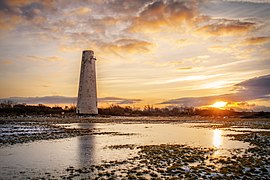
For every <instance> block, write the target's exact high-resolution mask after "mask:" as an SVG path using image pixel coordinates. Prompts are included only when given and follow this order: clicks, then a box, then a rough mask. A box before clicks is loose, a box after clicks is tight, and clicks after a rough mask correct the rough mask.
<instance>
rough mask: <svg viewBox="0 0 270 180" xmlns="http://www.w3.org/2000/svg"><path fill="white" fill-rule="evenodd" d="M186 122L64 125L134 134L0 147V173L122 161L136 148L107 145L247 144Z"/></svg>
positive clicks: (221, 147)
mask: <svg viewBox="0 0 270 180" xmlns="http://www.w3.org/2000/svg"><path fill="white" fill-rule="evenodd" d="M193 125H194V124H192V123H191V124H189V123H184V124H181V123H174V124H172V123H167V124H114V123H97V124H88V123H82V124H69V125H65V126H66V128H68V126H71V127H72V128H82V129H95V131H98V132H118V133H135V135H121V136H117V135H116V136H114V135H108V134H107V135H106V134H103V135H93V136H79V137H75V138H66V139H61V140H49V141H45V140H44V141H39V142H33V143H26V144H18V145H13V146H10V147H2V148H0V162H1V163H0V174H2V175H3V173H11V172H10V171H14V170H16V171H21V170H24V171H27V172H28V173H29V172H30V171H33V173H36V172H37V171H39V170H42V171H58V172H59V171H60V172H61V171H62V170H63V169H65V168H66V167H68V166H74V167H82V166H87V165H91V164H97V163H100V162H102V161H104V160H105V161H111V160H124V159H127V158H129V157H132V156H134V155H136V152H138V149H135V150H130V149H119V150H118V149H117V150H116V149H114V150H110V149H108V148H106V147H108V146H111V145H125V144H135V145H149V144H186V145H190V146H197V147H198V146H201V147H210V148H211V147H215V148H217V150H216V151H215V153H214V155H218V156H219V155H222V153H223V152H222V151H223V150H224V149H232V148H246V147H247V146H248V144H247V143H243V142H240V141H233V140H230V139H229V138H228V137H225V136H222V135H226V134H230V133H235V132H233V131H227V130H224V131H223V130H219V129H215V130H212V129H207V128H195V127H192V126H193Z"/></svg>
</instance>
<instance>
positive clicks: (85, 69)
mask: <svg viewBox="0 0 270 180" xmlns="http://www.w3.org/2000/svg"><path fill="white" fill-rule="evenodd" d="M95 62H96V58H95V57H94V51H91V50H85V51H83V52H82V62H81V73H80V82H79V92H78V100H77V109H76V113H77V114H78V115H97V114H98V108H97V86H96V66H95Z"/></svg>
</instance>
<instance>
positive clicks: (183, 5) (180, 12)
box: [128, 1, 200, 32]
mask: <svg viewBox="0 0 270 180" xmlns="http://www.w3.org/2000/svg"><path fill="white" fill-rule="evenodd" d="M198 19H200V17H199V16H198V12H197V8H196V5H195V1H191V2H178V1H166V2H165V1H156V2H154V3H151V4H149V5H148V6H147V7H146V8H144V10H143V11H142V12H141V13H140V14H139V16H137V17H135V18H133V19H132V23H131V25H130V27H129V28H128V31H129V32H159V31H162V30H167V28H179V27H181V25H192V24H193V23H194V22H196V21H198Z"/></svg>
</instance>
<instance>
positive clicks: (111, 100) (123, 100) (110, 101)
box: [98, 97, 142, 104]
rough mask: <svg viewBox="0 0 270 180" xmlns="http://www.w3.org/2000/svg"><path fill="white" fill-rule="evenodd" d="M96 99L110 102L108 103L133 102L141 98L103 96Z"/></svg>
mask: <svg viewBox="0 0 270 180" xmlns="http://www.w3.org/2000/svg"><path fill="white" fill-rule="evenodd" d="M98 101H99V102H102V103H110V104H134V103H137V102H140V101H142V100H141V99H126V98H118V97H104V98H98Z"/></svg>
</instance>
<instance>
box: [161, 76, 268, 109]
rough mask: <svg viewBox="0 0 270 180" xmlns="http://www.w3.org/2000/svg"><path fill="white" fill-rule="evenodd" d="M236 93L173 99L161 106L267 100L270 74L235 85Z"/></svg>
mask: <svg viewBox="0 0 270 180" xmlns="http://www.w3.org/2000/svg"><path fill="white" fill-rule="evenodd" d="M234 89H235V91H236V92H235V93H229V94H221V95H215V96H204V97H185V98H178V99H171V100H168V101H164V102H161V103H160V104H170V105H185V106H195V107H199V106H205V105H210V104H213V103H215V102H216V101H226V102H245V101H251V100H258V99H260V100H267V99H269V95H270V74H269V75H265V76H260V77H255V78H252V79H249V80H246V81H243V82H241V83H238V84H235V85H234Z"/></svg>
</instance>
